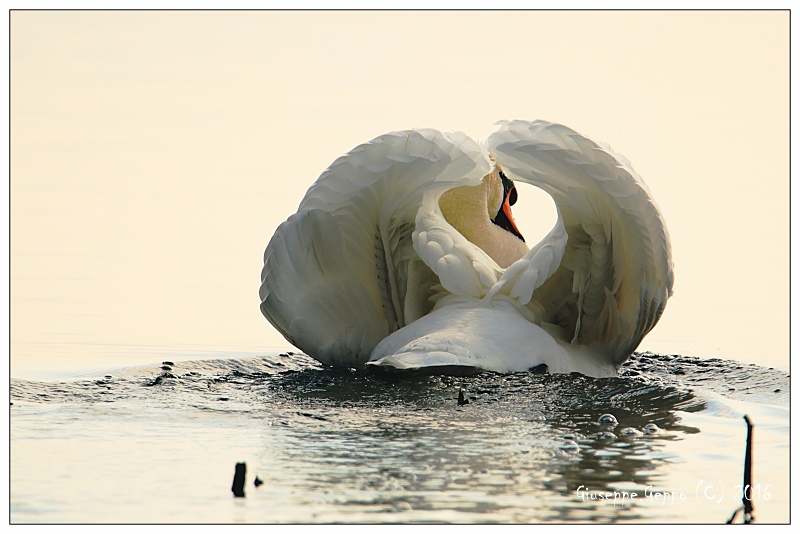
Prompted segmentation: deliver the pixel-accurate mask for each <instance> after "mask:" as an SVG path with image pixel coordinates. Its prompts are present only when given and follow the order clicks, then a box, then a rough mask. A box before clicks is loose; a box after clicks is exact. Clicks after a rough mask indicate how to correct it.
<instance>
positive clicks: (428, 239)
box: [259, 121, 673, 376]
mask: <svg viewBox="0 0 800 534" xmlns="http://www.w3.org/2000/svg"><path fill="white" fill-rule="evenodd" d="M501 124H502V126H501V127H500V129H499V131H497V132H496V133H494V134H492V135H491V136H490V137H489V139H488V141H487V142H486V144H485V146H484V147H481V146H479V145H478V144H477V143H475V142H474V141H472V140H471V139H470V138H468V137H466V136H465V135H463V134H461V133H441V132H438V131H435V130H411V131H404V132H393V133H389V134H386V135H383V136H380V137H378V138H377V139H374V140H373V141H371V142H369V143H367V144H364V145H360V146H358V147H356V148H355V149H353V150H352V151H351V152H350V153H348V154H346V155H344V156H342V157H340V158H339V159H337V160H336V161H334V162H333V164H332V165H331V166H330V167H329V168H328V169H326V170H325V171H324V172H323V173H322V175H321V176H320V177H319V179H318V180H317V181H316V182H315V183H314V185H312V186H311V188H310V189H309V190H308V192H307V193H306V195H305V197H304V198H303V200H302V201H301V203H300V206H299V208H298V210H297V213H296V214H294V215H292V216H291V217H289V219H288V220H287V221H286V222H284V223H283V224H281V225H280V226H279V227H278V229H277V230H276V232H275V235H274V236H273V238H272V240H271V241H270V243H269V245H268V246H267V249H266V252H265V254H264V268H263V271H262V273H261V280H262V283H261V289H260V291H259V295H260V298H261V310H262V312H263V313H264V315H265V316H266V317H267V319H268V320H269V321H270V322H271V323H272V324H273V325H274V326H275V328H277V329H278V331H280V332H281V333H282V334H283V335H284V337H286V339H287V340H289V342H290V343H292V344H293V345H295V346H296V347H298V348H300V349H301V350H303V351H304V352H305V353H307V354H309V355H310V356H313V357H314V358H316V359H317V360H319V361H321V362H323V363H326V364H332V365H342V366H348V367H359V368H360V367H363V366H364V365H375V366H389V367H393V368H398V369H423V370H424V371H426V372H446V373H462V372H464V373H465V372H474V371H476V370H489V371H496V372H516V371H526V370H528V369H530V368H532V367H536V366H539V365H541V364H545V365H547V366H548V369H549V370H550V372H573V371H577V372H581V373H584V374H587V375H591V376H613V375H614V374H616V369H617V368H618V366H619V365H620V364H621V363H622V362H624V361H625V360H626V359H627V358H628V356H630V354H631V353H632V352H633V350H634V349H635V348H636V347H637V346H638V345H639V343H640V341H641V340H642V338H643V337H644V335H645V334H646V333H647V332H649V331H650V330H651V329H652V327H653V326H654V325H655V323H656V322H657V321H658V319H659V317H660V316H661V313H662V311H663V309H664V306H665V304H666V302H667V299H668V298H669V296H670V295H671V294H672V283H673V272H672V259H671V251H670V243H669V235H668V233H667V229H666V226H665V224H664V221H663V219H662V217H661V214H660V213H659V211H658V208H657V207H656V205H655V203H654V202H653V200H652V198H651V197H650V194H649V191H648V190H647V187H646V186H645V184H644V182H643V181H642V179H641V178H640V177H639V176H638V175H637V174H636V173H635V172H634V171H633V169H632V168H631V167H630V164H629V163H628V162H627V160H625V159H624V158H623V157H621V156H620V155H618V154H615V153H613V152H612V151H610V150H609V149H608V148H604V147H601V146H599V145H597V144H596V143H594V142H592V141H590V140H589V139H587V138H585V137H583V136H581V135H579V134H577V133H575V132H574V131H572V130H570V129H569V128H567V127H565V126H562V125H559V124H554V123H549V122H544V121H535V122H526V121H510V122H504V123H501ZM501 170H502V171H503V172H504V174H505V175H506V176H508V178H510V179H512V180H516V181H521V182H526V183H530V184H533V185H536V186H538V187H540V188H541V189H543V190H544V191H546V192H547V193H549V194H550V195H551V196H552V197H553V199H554V201H555V203H556V207H557V210H558V220H557V222H556V225H555V227H554V228H553V230H552V231H551V232H550V233H549V234H548V235H547V236H546V237H545V238H544V239H543V240H542V241H541V242H540V243H538V244H537V245H535V246H534V247H533V248H531V249H530V250H528V249H527V247H526V246H524V244H523V243H522V242H521V241H520V240H519V239H518V238H517V237H516V236H514V235H513V234H512V233H511V232H509V231H507V230H505V229H503V228H501V227H500V226H498V225H495V224H492V223H491V221H490V219H494V218H495V214H496V212H495V211H494V210H496V209H497V208H496V207H497V206H498V205H500V204H502V203H503V200H504V199H503V197H502V195H503V194H504V193H503V191H502V185H500V186H499V192H498V184H499V183H500V182H499V180H500V178H499V177H498V176H499V175H498V172H499V171H501ZM462 186H466V187H462ZM445 192H448V193H447V194H445ZM498 194H499V195H501V196H500V197H499V198H498V197H497V195H498ZM443 195H444V197H443ZM451 223H452V224H451ZM456 228H458V229H456ZM479 245H480V246H479ZM503 263H505V264H507V267H504V266H501V264H503Z"/></svg>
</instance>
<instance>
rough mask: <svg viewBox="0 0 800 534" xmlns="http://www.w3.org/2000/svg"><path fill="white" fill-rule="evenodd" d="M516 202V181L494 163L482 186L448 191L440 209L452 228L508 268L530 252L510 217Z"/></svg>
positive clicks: (444, 195) (455, 188) (440, 202)
mask: <svg viewBox="0 0 800 534" xmlns="http://www.w3.org/2000/svg"><path fill="white" fill-rule="evenodd" d="M516 201H517V190H516V188H515V187H514V182H512V181H511V180H509V179H508V177H507V176H506V175H505V173H503V171H502V169H501V167H500V166H499V165H497V164H496V163H495V167H494V169H493V170H492V172H490V173H489V174H487V175H486V176H484V177H483V180H482V183H481V184H480V185H474V186H470V185H463V186H459V187H454V188H453V189H449V190H447V191H445V192H444V193H443V194H442V196H441V197H440V198H439V207H440V208H441V210H442V215H444V218H445V219H446V220H447V222H449V223H450V224H451V225H452V226H453V228H455V229H456V230H458V231H459V232H460V233H461V234H462V235H463V236H464V237H466V238H467V239H468V240H470V241H471V242H473V243H475V244H476V245H478V246H479V247H481V248H482V249H483V250H484V251H486V252H487V253H488V254H489V255H490V256H492V257H493V258H494V259H495V261H497V263H498V264H500V265H501V266H502V267H507V266H508V265H510V264H511V263H513V262H514V261H516V260H518V259H519V258H521V257H522V256H523V255H524V254H525V253H526V252H527V250H528V249H527V247H526V246H525V243H524V241H525V240H524V239H523V237H522V234H521V233H520V231H519V229H518V228H517V225H516V223H515V222H514V217H513V216H512V214H511V206H512V205H513V204H514V203H515V202H516Z"/></svg>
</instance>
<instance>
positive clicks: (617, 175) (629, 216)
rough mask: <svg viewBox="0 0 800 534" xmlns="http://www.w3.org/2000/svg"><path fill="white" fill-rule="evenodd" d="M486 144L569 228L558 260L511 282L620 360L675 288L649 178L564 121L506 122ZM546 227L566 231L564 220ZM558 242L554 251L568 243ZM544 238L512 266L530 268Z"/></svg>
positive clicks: (556, 235) (555, 320) (552, 319)
mask: <svg viewBox="0 0 800 534" xmlns="http://www.w3.org/2000/svg"><path fill="white" fill-rule="evenodd" d="M488 144H489V149H490V150H491V151H492V152H493V153H494V154H495V155H496V158H497V161H498V163H499V164H500V165H502V166H503V168H504V169H505V171H506V173H507V174H509V175H510V176H512V177H513V179H516V180H521V181H523V182H526V183H530V184H533V185H536V186H538V187H540V188H541V189H543V190H545V191H547V192H548V193H549V194H550V195H551V196H552V197H553V199H554V201H555V203H556V206H557V208H558V212H559V224H563V228H564V230H565V231H566V233H567V235H568V239H567V240H566V243H564V244H563V250H562V251H561V253H562V254H563V257H562V258H561V261H560V264H559V265H558V269H556V270H555V271H554V272H552V274H551V276H549V277H548V278H547V280H546V281H545V282H544V283H542V281H541V279H540V277H539V278H536V277H533V278H535V279H534V280H533V281H532V282H531V281H529V282H527V285H526V283H525V280H522V281H519V280H518V281H517V283H520V284H521V286H520V287H519V288H517V287H516V285H515V286H514V289H515V290H516V292H517V293H518V294H521V295H523V296H524V295H525V294H526V292H527V290H530V291H531V292H532V300H531V302H530V304H529V306H530V307H532V308H533V309H534V310H535V311H536V312H537V313H538V314H540V315H541V317H542V320H543V321H545V322H547V323H552V324H554V325H556V326H557V327H558V331H559V332H560V336H561V337H562V339H563V340H564V341H565V342H569V343H572V344H580V345H590V346H592V347H593V348H595V349H596V350H598V351H600V350H602V351H605V352H606V353H607V355H608V356H609V357H610V358H612V359H613V360H614V361H615V362H616V363H621V362H622V361H624V360H625V359H626V358H627V357H628V356H629V355H630V354H631V352H633V350H634V349H635V348H636V347H637V346H638V344H639V342H640V341H641V339H642V338H643V337H644V335H645V334H646V333H647V332H649V331H650V329H652V328H653V326H654V325H655V324H656V322H657V321H658V319H659V317H660V316H661V313H662V311H663V309H664V306H665V304H666V302H667V299H668V298H669V296H670V295H671V294H672V284H673V272H672V258H671V249H670V241H669V234H668V232H667V229H666V226H665V224H664V221H663V218H662V217H661V214H660V213H659V210H658V208H657V207H656V205H655V203H654V202H653V200H652V198H651V197H650V194H649V191H648V189H647V186H646V185H645V184H644V182H643V181H642V179H641V178H640V177H639V176H638V175H637V174H636V173H635V172H634V171H633V169H632V168H631V167H630V165H629V163H628V162H627V160H625V159H624V158H623V157H622V156H620V155H618V154H615V153H613V152H612V151H611V150H609V149H608V148H603V147H600V146H599V145H597V144H596V143H594V142H593V141H591V140H589V139H587V138H585V137H583V136H581V135H579V134H577V133H575V132H574V131H572V130H570V129H569V128H567V127H565V126H562V125H559V124H553V123H549V122H544V121H536V122H525V121H510V122H506V123H504V124H503V126H502V127H501V129H500V130H499V131H498V132H496V133H494V134H493V135H492V136H491V137H490V138H489V140H488ZM550 237H551V238H552V240H558V239H563V232H562V231H561V230H559V228H558V225H557V226H556V228H555V229H554V231H553V233H552V234H551V236H550ZM553 242H554V243H555V245H556V246H554V247H553V253H554V254H556V255H557V254H558V252H559V249H561V247H562V244H561V243H556V242H555V241H553ZM541 246H542V244H540V245H537V247H534V249H532V250H531V253H530V254H528V256H526V258H524V259H523V260H520V262H519V263H520V265H519V266H516V265H515V266H512V267H511V268H509V271H512V269H514V268H516V269H517V270H520V271H524V269H525V262H526V261H527V260H529V259H530V257H532V255H533V254H535V252H536V251H537V249H539V248H540V247H541ZM547 265H549V264H547ZM509 276H510V274H509ZM537 284H538V285H537ZM553 330H556V329H553Z"/></svg>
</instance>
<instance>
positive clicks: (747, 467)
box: [728, 414, 756, 525]
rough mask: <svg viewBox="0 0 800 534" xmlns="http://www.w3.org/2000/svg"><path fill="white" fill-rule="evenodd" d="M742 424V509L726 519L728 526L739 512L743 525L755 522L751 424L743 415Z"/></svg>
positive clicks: (738, 509)
mask: <svg viewBox="0 0 800 534" xmlns="http://www.w3.org/2000/svg"><path fill="white" fill-rule="evenodd" d="M744 422H745V423H747V442H746V445H745V449H744V476H743V477H742V507H741V508H737V509H736V510H735V511H734V512H733V515H732V516H731V518H730V519H728V524H729V525H730V524H731V523H733V522H734V521H735V520H736V517H737V516H738V515H739V512H742V511H743V512H744V523H745V524H748V523H752V522H753V521H755V519H756V518H755V516H754V515H753V510H755V507H754V506H753V501H752V495H753V493H752V487H753V423H752V421H750V418H749V417H748V416H747V414H745V416H744Z"/></svg>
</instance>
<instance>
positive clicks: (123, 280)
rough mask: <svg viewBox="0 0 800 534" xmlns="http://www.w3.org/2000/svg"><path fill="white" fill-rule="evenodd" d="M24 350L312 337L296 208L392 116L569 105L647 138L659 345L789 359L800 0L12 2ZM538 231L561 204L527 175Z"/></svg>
mask: <svg viewBox="0 0 800 534" xmlns="http://www.w3.org/2000/svg"><path fill="white" fill-rule="evenodd" d="M10 31H11V40H10V44H11V54H10V62H11V63H10V67H11V68H10V75H11V83H10V90H11V108H10V110H11V129H10V135H11V139H10V141H11V151H10V158H11V161H10V163H11V187H10V208H11V218H10V223H11V234H10V236H11V247H10V253H11V277H10V280H11V286H10V289H11V322H10V324H11V328H10V335H11V344H10V346H11V375H12V377H38V376H50V375H53V376H56V375H59V376H63V375H65V374H76V373H79V372H87V371H90V370H102V369H113V368H117V367H121V366H125V365H135V364H147V363H153V362H160V361H161V360H163V359H176V358H204V357H217V356H242V355H257V354H264V353H268V352H273V351H275V350H291V347H290V345H289V344H288V343H287V342H286V341H284V339H283V338H282V337H281V336H280V334H278V333H277V332H276V331H275V330H274V329H273V328H272V327H271V326H270V325H269V323H268V322H267V321H266V320H265V319H264V318H263V316H262V315H261V313H260V312H259V309H258V304H259V299H258V286H259V283H260V271H261V266H262V254H263V251H264V248H265V247H266V244H267V242H268V241H269V239H270V237H271V236H272V233H273V232H274V230H275V228H276V227H277V226H278V224H280V223H281V222H282V221H283V220H285V219H286V218H287V217H288V216H289V215H291V214H292V213H294V211H295V210H296V208H297V205H298V203H299V202H300V199H301V197H302V196H303V194H304V192H305V191H306V189H307V188H308V187H309V186H310V185H311V184H312V182H313V181H314V180H315V179H316V178H317V176H319V174H320V173H321V172H322V171H323V170H324V169H325V168H326V167H327V166H328V165H329V164H330V163H331V162H332V161H333V160H334V159H336V158H337V157H338V156H340V155H341V154H344V153H345V152H347V151H349V150H350V149H351V148H353V147H355V146H356V145H358V144H361V143H363V142H366V141H369V140H370V139H372V138H374V137H376V136H377V135H380V134H382V133H385V132H388V131H392V130H400V129H406V128H412V127H432V128H436V129H440V130H447V131H452V130H461V131H463V132H465V133H467V134H468V135H470V136H471V137H473V138H474V139H476V140H482V139H484V138H485V137H486V136H487V135H488V134H489V133H491V132H492V131H494V129H495V126H494V123H495V122H496V121H498V120H501V119H514V118H519V119H547V120H552V121H556V122H561V123H563V124H565V125H567V126H570V127H571V128H573V129H575V130H577V131H579V132H581V133H583V134H585V135H587V136H589V137H591V138H593V139H595V140H598V141H605V142H607V143H609V144H610V145H611V146H612V147H613V148H614V150H616V151H618V152H621V153H622V154H624V155H625V156H627V157H628V159H630V161H631V163H632V164H633V167H634V168H635V169H636V170H637V171H638V172H639V174H641V175H642V176H643V177H644V179H645V181H646V182H647V184H648V185H649V187H650V190H651V192H652V194H653V196H654V197H655V200H656V202H657V204H658V205H659V206H660V207H661V209H662V212H663V215H664V217H665V219H666V222H667V226H668V228H669V231H670V233H671V236H672V246H673V256H674V262H675V277H676V280H675V295H674V297H673V298H672V299H671V300H670V301H669V303H668V305H667V308H666V311H665V313H664V315H663V317H662V319H661V322H660V323H659V324H658V326H657V327H656V328H655V329H654V330H653V331H652V332H651V333H650V335H649V336H648V337H646V338H645V340H644V341H643V343H642V344H641V345H640V347H639V350H653V351H656V352H662V353H669V354H678V353H679V354H684V355H695V356H700V357H719V358H728V359H738V360H742V361H748V362H755V363H759V364H761V365H767V366H775V367H780V368H783V369H788V367H789V302H790V298H789V204H790V201H789V13H788V11H770V12H753V11H736V12H719V11H716V12H693V11H686V12H675V11H670V12H623V11H607V12H543V11H527V12H486V11H472V12H304V13H303V12H274V11H272V12H271V11H262V12H86V11H72V12H43V11H38V12H20V11H16V12H12V14H11V29H10ZM521 193H524V195H523V194H521V197H528V198H533V200H531V201H530V202H527V204H524V202H526V201H527V199H523V200H521V202H520V204H518V205H517V206H515V212H514V213H515V217H516V219H517V221H518V222H520V224H521V226H522V228H523V231H524V232H525V229H526V228H527V229H528V230H527V232H526V233H527V235H526V237H527V238H528V241H529V242H531V241H535V240H534V239H532V237H533V235H535V234H537V233H538V234H540V235H542V234H544V233H545V232H546V231H547V230H549V228H550V226H551V225H552V224H553V222H554V220H555V215H554V211H553V207H552V202H550V201H549V199H548V197H546V195H544V194H541V193H540V194H534V193H533V192H532V191H530V188H525V189H524V190H523V191H521Z"/></svg>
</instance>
